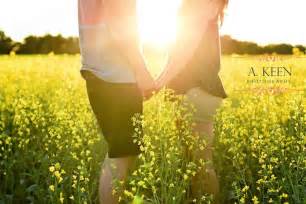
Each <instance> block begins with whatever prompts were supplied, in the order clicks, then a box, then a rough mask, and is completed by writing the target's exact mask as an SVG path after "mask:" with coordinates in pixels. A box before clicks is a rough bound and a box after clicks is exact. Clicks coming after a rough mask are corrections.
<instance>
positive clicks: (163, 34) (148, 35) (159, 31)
mask: <svg viewBox="0 0 306 204" xmlns="http://www.w3.org/2000/svg"><path fill="white" fill-rule="evenodd" d="M180 4H181V0H137V15H138V29H139V35H140V39H141V41H142V43H143V44H150V45H151V46H155V47H167V46H168V45H170V44H171V43H173V42H174V41H175V38H176V30H177V11H178V8H179V6H180Z"/></svg>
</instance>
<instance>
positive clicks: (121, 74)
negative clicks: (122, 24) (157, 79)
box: [78, 0, 136, 83]
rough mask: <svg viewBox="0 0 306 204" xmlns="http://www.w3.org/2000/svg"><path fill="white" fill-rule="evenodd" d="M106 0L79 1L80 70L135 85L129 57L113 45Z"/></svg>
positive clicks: (114, 81) (104, 78) (108, 80)
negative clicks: (104, 2) (104, 4)
mask: <svg viewBox="0 0 306 204" xmlns="http://www.w3.org/2000/svg"><path fill="white" fill-rule="evenodd" d="M103 1H104V0H78V19H79V39H80V51H81V64H82V66H81V70H89V71H91V72H92V73H93V74H95V75H96V76H97V77H99V78H100V79H102V80H104V81H107V82H112V83H135V82H136V80H135V76H134V72H133V69H132V67H131V65H130V64H129V62H128V60H127V58H126V57H125V56H123V55H122V54H121V52H120V50H119V49H118V47H117V46H116V44H115V43H114V40H113V37H112V35H111V32H110V31H109V28H108V26H107V23H106V21H105V16H104V14H105V11H104V7H103Z"/></svg>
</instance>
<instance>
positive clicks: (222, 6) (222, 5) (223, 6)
mask: <svg viewBox="0 0 306 204" xmlns="http://www.w3.org/2000/svg"><path fill="white" fill-rule="evenodd" d="M217 1H220V7H219V13H218V16H219V20H220V23H221V25H222V24H223V20H224V14H225V10H226V8H227V5H228V1H229V0H217Z"/></svg>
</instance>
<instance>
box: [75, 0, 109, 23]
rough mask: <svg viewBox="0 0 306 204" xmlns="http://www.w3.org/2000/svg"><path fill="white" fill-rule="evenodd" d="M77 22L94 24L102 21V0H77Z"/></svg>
mask: <svg viewBox="0 0 306 204" xmlns="http://www.w3.org/2000/svg"><path fill="white" fill-rule="evenodd" d="M78 1H79V2H78V10H79V14H78V15H79V24H80V25H96V24H102V23H104V16H103V14H104V11H103V1H104V0H78Z"/></svg>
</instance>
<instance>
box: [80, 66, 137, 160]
mask: <svg viewBox="0 0 306 204" xmlns="http://www.w3.org/2000/svg"><path fill="white" fill-rule="evenodd" d="M81 73H82V76H83V78H84V79H85V80H86V86H87V94H88V98H89V102H90V105H91V107H92V110H93V112H94V114H95V116H96V119H97V121H98V124H99V126H100V128H101V130H102V133H103V136H104V138H105V140H106V142H107V144H108V156H109V158H118V157H126V156H132V155H138V154H139V153H140V149H139V146H138V145H137V144H135V143H133V139H134V138H133V135H134V133H135V131H134V129H135V127H134V126H133V122H132V117H133V116H134V115H135V114H137V113H140V114H141V113H142V102H143V99H142V95H141V92H140V90H139V89H138V87H137V85H136V84H132V83H126V84H125V83H109V82H105V81H103V80H102V79H100V78H98V77H96V76H95V75H94V74H93V73H91V72H90V71H84V70H82V71H81Z"/></svg>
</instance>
